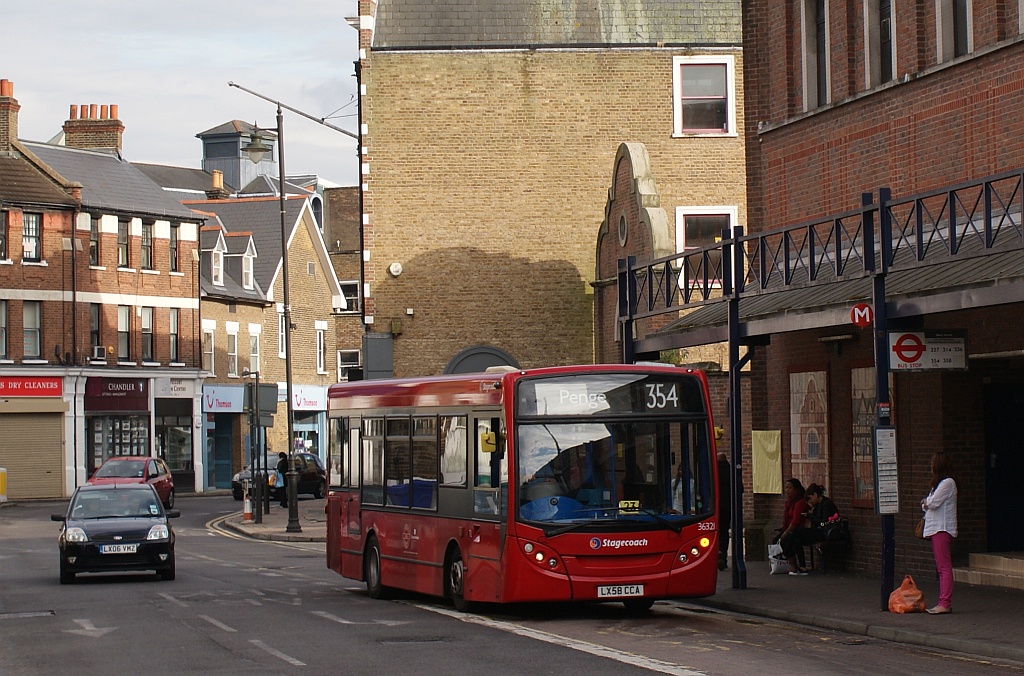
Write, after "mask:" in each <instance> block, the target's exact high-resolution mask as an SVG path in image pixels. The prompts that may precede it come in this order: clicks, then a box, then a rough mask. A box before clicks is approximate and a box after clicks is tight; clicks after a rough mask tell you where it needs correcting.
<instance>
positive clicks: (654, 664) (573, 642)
mask: <svg viewBox="0 0 1024 676" xmlns="http://www.w3.org/2000/svg"><path fill="white" fill-rule="evenodd" d="M411 605H413V606H415V607H416V608H420V609H422V610H429V611H430V612H434V613H438V614H440V615H447V616H448V617H452V618H454V619H456V620H460V621H462V622H469V623H472V624H480V625H483V626H486V627H493V628H495V629H500V630H502V631H507V632H509V633H512V634H516V635H518V636H525V637H527V638H532V639H535V640H537V641H544V642H545V643H551V644H553V645H560V646H563V647H565V648H569V649H571V650H578V651H580V652H583V653H588V654H590V655H595V656H597V657H604V658H607V659H610V660H615V661H617V662H622V663H624V664H631V665H633V666H637V667H640V668H641V669H648V670H650V671H657V672H659V673H662V674H674V675H675V676H704V673H703V672H701V671H693V670H691V669H687V668H686V667H681V666H679V665H676V664H671V663H669V662H663V661H661V660H656V659H652V658H650V657H642V656H640V655H634V654H632V653H627V652H623V651H621V650H615V649H614V648H608V647H606V646H603V645H597V644H594V643H587V642H586V641H579V640H577V639H574V638H568V637H565V636H559V635H558V634H550V633H548V632H546V631H540V630H538V629H529V628H527V627H520V626H519V625H516V624H512V623H511V622H502V621H501V620H492V619H490V618H487V617H481V616H479V615H470V614H464V613H459V612H456V611H454V610H448V609H447V608H438V607H436V606H428V605H421V604H418V603H413V604H411Z"/></svg>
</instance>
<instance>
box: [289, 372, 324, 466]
mask: <svg viewBox="0 0 1024 676" xmlns="http://www.w3.org/2000/svg"><path fill="white" fill-rule="evenodd" d="M292 396H293V406H292V410H293V411H294V415H295V419H294V420H295V422H294V425H293V428H294V432H295V448H294V450H296V451H305V452H307V453H314V454H316V455H318V456H320V459H321V460H323V461H324V463H325V465H326V462H327V448H326V444H327V434H326V430H327V427H326V426H327V387H326V386H325V385H295V386H293V388H292Z"/></svg>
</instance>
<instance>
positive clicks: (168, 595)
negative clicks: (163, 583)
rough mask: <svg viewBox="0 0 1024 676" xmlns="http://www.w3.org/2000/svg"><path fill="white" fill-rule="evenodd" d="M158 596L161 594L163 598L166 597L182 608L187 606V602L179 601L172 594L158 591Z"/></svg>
mask: <svg viewBox="0 0 1024 676" xmlns="http://www.w3.org/2000/svg"><path fill="white" fill-rule="evenodd" d="M160 596H163V597H164V598H165V599H167V600H168V601H170V602H171V603H176V604H178V605H179V606H181V607H182V608H188V604H187V603H185V602H184V601H179V600H178V599H176V598H174V597H173V596H171V595H170V594H166V593H164V592H160Z"/></svg>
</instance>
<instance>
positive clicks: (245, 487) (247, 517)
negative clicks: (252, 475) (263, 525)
mask: <svg viewBox="0 0 1024 676" xmlns="http://www.w3.org/2000/svg"><path fill="white" fill-rule="evenodd" d="M242 495H244V496H245V503H244V505H245V506H244V507H243V508H242V523H252V522H253V518H252V496H251V495H249V481H248V480H246V481H244V482H242Z"/></svg>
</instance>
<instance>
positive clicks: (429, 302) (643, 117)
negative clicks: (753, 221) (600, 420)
mask: <svg viewBox="0 0 1024 676" xmlns="http://www.w3.org/2000/svg"><path fill="white" fill-rule="evenodd" d="M683 54H684V52H681V51H678V50H676V51H673V50H665V49H651V50H628V51H627V50H622V51H608V50H593V51H540V52H538V51H531V52H525V51H509V52H497V51H495V52H475V51H474V52H465V53H450V52H449V53H445V52H438V53H403V52H370V53H369V55H368V57H367V58H366V59H365V60H364V63H363V82H364V84H365V86H366V95H365V97H364V99H363V116H364V121H365V122H366V124H367V130H368V134H367V135H366V136H364V139H363V140H364V144H365V146H366V153H365V155H364V160H365V162H367V163H368V164H369V174H367V175H365V176H364V182H365V183H366V185H367V191H366V193H365V194H364V211H365V213H366V214H367V216H368V224H367V225H366V226H365V234H366V246H367V249H368V250H369V251H370V261H369V263H368V264H367V269H366V273H367V281H368V282H369V283H370V285H371V293H370V297H369V298H368V299H367V300H368V303H367V314H368V315H370V316H373V318H374V320H375V324H374V326H373V327H371V329H372V330H375V331H384V330H386V328H387V327H388V326H390V320H391V319H399V320H400V321H401V333H400V334H399V335H397V336H396V338H395V343H394V351H395V375H396V376H411V375H420V374H429V373H438V372H440V371H442V370H443V368H444V366H445V364H446V363H447V362H448V361H449V360H450V359H451V358H452V357H453V356H454V355H456V354H457V353H458V352H459V351H461V350H463V349H465V348H466V347H470V346H473V345H478V344H482V345H491V346H494V347H498V348H500V349H503V350H505V351H507V352H509V353H510V354H512V355H513V356H514V357H515V358H516V359H518V360H519V361H520V363H521V364H522V365H523V366H526V367H531V366H541V365H549V364H564V363H574V362H584V363H585V362H590V361H592V360H593V342H594V341H593V324H592V322H593V319H592V313H593V309H592V290H591V287H590V282H591V281H593V276H594V269H595V259H594V256H595V247H596V241H597V231H598V228H599V226H600V224H601V221H602V218H603V216H604V214H603V210H604V206H605V202H606V199H607V195H608V189H609V187H610V182H611V179H612V172H613V166H612V165H613V161H614V159H615V153H616V150H617V148H618V146H619V144H620V143H621V142H623V141H635V142H641V143H644V144H645V145H646V147H647V149H648V152H649V154H650V157H651V164H652V168H653V171H654V177H655V180H656V182H657V188H658V191H659V193H660V194H661V199H662V206H663V207H664V208H665V209H666V210H667V211H668V212H669V215H670V218H671V219H674V208H675V206H676V205H680V204H685V205H732V204H735V205H738V206H739V220H740V223H741V224H742V223H744V222H745V219H746V208H745V189H744V160H743V140H742V138H735V139H720V138H716V139H706V138H688V139H679V138H672V57H673V56H679V55H683ZM734 55H735V57H736V73H737V77H739V74H740V73H742V62H741V59H740V55H739V52H738V50H737V51H735V52H734ZM737 85H738V90H739V91H742V86H741V83H737ZM738 98H739V99H740V101H742V98H741V97H738ZM742 119H743V109H742V105H741V103H740V105H738V106H737V120H740V121H741V120H742ZM740 124H741V123H740ZM392 262H399V263H401V264H402V266H403V269H404V270H403V272H402V274H401V275H400V276H399V277H397V278H395V277H392V276H391V275H389V274H388V272H387V269H388V266H389V265H390V264H391V263H392ZM407 308H412V309H413V315H412V316H411V317H410V316H408V315H407V312H406V310H407Z"/></svg>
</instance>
